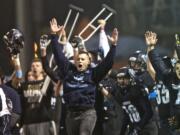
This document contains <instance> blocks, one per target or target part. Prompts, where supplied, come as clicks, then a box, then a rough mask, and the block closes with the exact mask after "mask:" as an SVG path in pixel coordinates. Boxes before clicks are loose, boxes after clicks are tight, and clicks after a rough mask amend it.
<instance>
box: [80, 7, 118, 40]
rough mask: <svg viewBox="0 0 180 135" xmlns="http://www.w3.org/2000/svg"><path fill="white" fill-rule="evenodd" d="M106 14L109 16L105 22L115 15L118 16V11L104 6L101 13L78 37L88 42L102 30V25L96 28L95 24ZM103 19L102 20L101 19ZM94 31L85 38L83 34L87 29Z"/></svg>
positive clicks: (105, 18)
mask: <svg viewBox="0 0 180 135" xmlns="http://www.w3.org/2000/svg"><path fill="white" fill-rule="evenodd" d="M105 12H108V15H107V16H106V17H104V19H103V20H105V21H107V20H108V19H109V18H110V17H111V16H112V15H113V14H116V11H115V10H114V9H112V8H110V7H109V6H107V5H106V4H103V5H102V9H101V10H100V11H99V13H98V14H97V15H96V16H95V17H94V18H93V19H92V20H91V21H90V22H89V23H88V24H87V25H86V27H85V28H84V29H83V30H82V31H81V32H80V33H79V34H78V37H80V38H81V39H82V40H83V41H84V42H86V41H87V40H89V39H90V38H91V37H92V36H93V35H94V33H95V32H96V31H97V30H98V29H99V28H100V24H99V25H97V26H95V25H93V23H94V22H97V21H96V20H97V19H98V17H100V16H102V15H103V14H105ZM101 19H102V18H101ZM89 28H91V29H93V31H92V32H91V33H90V34H89V35H88V36H87V37H83V34H84V33H85V32H86V30H87V29H89Z"/></svg>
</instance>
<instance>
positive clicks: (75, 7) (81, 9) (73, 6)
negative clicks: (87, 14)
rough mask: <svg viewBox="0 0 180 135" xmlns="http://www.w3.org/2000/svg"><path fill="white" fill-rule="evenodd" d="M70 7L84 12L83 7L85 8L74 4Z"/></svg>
mask: <svg viewBox="0 0 180 135" xmlns="http://www.w3.org/2000/svg"><path fill="white" fill-rule="evenodd" d="M69 8H71V9H73V10H76V11H78V12H84V9H83V8H80V7H77V6H75V5H72V4H70V5H69Z"/></svg>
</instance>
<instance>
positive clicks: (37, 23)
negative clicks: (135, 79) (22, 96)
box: [0, 0, 180, 75]
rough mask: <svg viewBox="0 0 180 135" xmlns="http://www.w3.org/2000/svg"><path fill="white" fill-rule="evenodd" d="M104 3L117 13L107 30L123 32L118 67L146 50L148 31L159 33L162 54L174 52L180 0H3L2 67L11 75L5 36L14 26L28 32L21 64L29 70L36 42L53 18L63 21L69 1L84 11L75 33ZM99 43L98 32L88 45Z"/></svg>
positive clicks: (0, 12) (0, 9)
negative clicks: (146, 33)
mask: <svg viewBox="0 0 180 135" xmlns="http://www.w3.org/2000/svg"><path fill="white" fill-rule="evenodd" d="M103 3H105V4H107V5H108V6H110V7H111V8H113V9H115V10H116V12H117V14H116V15H114V16H113V17H111V18H110V19H109V20H108V22H107V26H106V31H107V33H110V31H111V30H112V29H113V28H114V27H117V28H118V29H119V33H120V39H119V46H118V50H117V52H116V56H117V57H116V64H115V67H116V68H118V67H120V66H122V65H124V64H126V63H127V62H126V61H127V58H128V56H129V55H130V54H131V53H133V52H134V51H135V50H137V49H141V50H143V51H145V50H146V45H145V42H144V33H145V31H146V30H151V31H155V32H156V33H157V34H158V39H159V40H158V47H159V51H160V53H162V55H172V52H173V50H174V45H175V39H174V34H175V33H179V32H180V1H179V0H3V1H1V4H0V17H1V21H0V30H1V31H0V66H1V67H2V68H3V69H4V71H5V73H6V74H7V75H9V74H11V72H12V67H11V65H10V62H9V56H8V54H7V52H6V51H5V44H4V43H3V41H2V37H3V35H4V34H5V33H6V32H7V31H9V30H10V29H12V28H17V29H20V30H21V31H22V32H23V34H24V37H25V47H24V49H23V50H22V51H21V63H22V67H23V71H26V69H27V68H28V67H29V66H30V63H31V61H32V59H33V43H34V42H37V43H39V37H40V36H41V35H42V34H45V33H49V21H50V19H51V18H53V17H55V18H57V20H58V23H59V24H63V23H64V20H65V18H66V15H67V13H68V10H69V8H68V5H69V4H74V5H76V6H79V7H81V8H83V9H84V12H83V13H81V14H80V17H79V20H78V22H77V25H76V27H75V30H74V33H73V35H75V34H77V33H78V32H79V31H80V30H81V29H82V28H83V27H84V26H85V25H86V24H87V23H88V22H89V21H90V20H91V19H92V18H93V17H94V16H95V15H96V14H97V13H98V12H99V11H100V10H101V9H102V4H103ZM72 20H73V19H71V20H70V22H72ZM70 26H71V25H70V24H69V25H68V26H67V29H68V28H69V27H70ZM97 43H98V36H97V34H96V35H94V36H93V37H92V38H91V39H90V40H89V41H88V42H87V43H86V46H87V48H89V49H90V50H93V49H96V48H97V45H96V44H97Z"/></svg>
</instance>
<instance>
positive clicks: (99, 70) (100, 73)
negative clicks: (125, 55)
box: [93, 45, 116, 82]
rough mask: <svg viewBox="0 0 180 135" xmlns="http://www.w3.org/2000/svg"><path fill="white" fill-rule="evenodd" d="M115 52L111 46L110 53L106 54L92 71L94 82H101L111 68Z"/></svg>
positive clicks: (114, 48)
mask: <svg viewBox="0 0 180 135" xmlns="http://www.w3.org/2000/svg"><path fill="white" fill-rule="evenodd" d="M115 52H116V46H113V45H112V46H111V48H110V51H109V52H108V54H107V56H106V58H105V59H104V60H103V61H102V62H101V63H100V64H99V65H98V66H97V67H95V68H94V70H93V80H94V81H95V82H99V81H101V80H102V79H103V78H104V77H105V75H106V74H107V73H108V72H109V70H110V69H111V68H112V65H113V63H114V56H115Z"/></svg>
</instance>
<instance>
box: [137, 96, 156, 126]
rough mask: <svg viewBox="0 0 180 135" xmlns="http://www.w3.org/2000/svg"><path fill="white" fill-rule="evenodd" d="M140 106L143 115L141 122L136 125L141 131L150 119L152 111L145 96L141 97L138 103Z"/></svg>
mask: <svg viewBox="0 0 180 135" xmlns="http://www.w3.org/2000/svg"><path fill="white" fill-rule="evenodd" d="M140 105H141V106H142V108H143V111H144V114H143V116H142V117H141V121H140V123H139V124H138V126H139V127H140V128H141V129H142V128H143V127H144V126H145V125H146V124H147V123H148V121H149V120H150V119H151V118H152V116H153V111H152V107H151V104H150V102H149V100H148V97H147V96H144V97H142V101H141V102H140Z"/></svg>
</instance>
